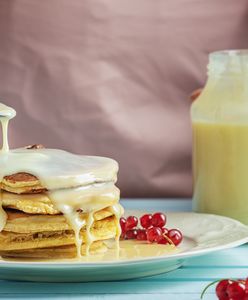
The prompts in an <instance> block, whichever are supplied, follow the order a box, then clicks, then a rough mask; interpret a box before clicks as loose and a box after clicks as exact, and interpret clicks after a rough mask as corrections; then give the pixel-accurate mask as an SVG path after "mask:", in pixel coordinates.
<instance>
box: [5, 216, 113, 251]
mask: <svg viewBox="0 0 248 300" xmlns="http://www.w3.org/2000/svg"><path fill="white" fill-rule="evenodd" d="M116 230H117V228H116V220H115V217H114V216H112V217H108V218H105V219H103V220H99V221H95V222H94V223H93V225H92V226H91V229H90V232H91V235H92V237H93V241H98V240H106V239H111V238H114V237H115V236H116ZM80 236H81V238H82V241H83V243H84V242H85V241H86V226H84V227H83V228H82V229H81V231H80ZM73 244H75V234H74V232H73V230H71V229H68V230H60V231H58V230H52V231H38V232H35V233H34V232H33V233H16V232H9V231H5V229H4V230H3V231H2V232H0V251H2V250H20V249H36V248H46V247H58V246H64V245H73Z"/></svg>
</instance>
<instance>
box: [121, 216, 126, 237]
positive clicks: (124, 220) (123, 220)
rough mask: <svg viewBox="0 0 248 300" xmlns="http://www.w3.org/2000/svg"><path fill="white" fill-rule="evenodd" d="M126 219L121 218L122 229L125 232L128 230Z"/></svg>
mask: <svg viewBox="0 0 248 300" xmlns="http://www.w3.org/2000/svg"><path fill="white" fill-rule="evenodd" d="M126 222H127V221H126V219H125V218H124V217H121V218H120V225H121V231H122V233H125V231H126Z"/></svg>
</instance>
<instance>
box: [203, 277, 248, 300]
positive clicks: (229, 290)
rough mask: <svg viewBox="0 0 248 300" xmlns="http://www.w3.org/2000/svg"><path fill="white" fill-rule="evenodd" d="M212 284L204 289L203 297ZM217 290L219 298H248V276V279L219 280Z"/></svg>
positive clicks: (247, 299)
mask: <svg viewBox="0 0 248 300" xmlns="http://www.w3.org/2000/svg"><path fill="white" fill-rule="evenodd" d="M214 283H215V282H214ZM212 284H213V283H211V284H210V285H212ZM210 285H208V286H207V287H206V288H205V289H204V291H203V293H202V296H201V298H203V295H204V293H205V291H206V290H207V289H208V287H209V286H210ZM215 291H216V295H217V297H218V299H219V300H248V278H247V279H246V280H245V279H244V280H242V279H239V280H232V279H223V280H221V281H219V282H218V284H217V286H216V289H215Z"/></svg>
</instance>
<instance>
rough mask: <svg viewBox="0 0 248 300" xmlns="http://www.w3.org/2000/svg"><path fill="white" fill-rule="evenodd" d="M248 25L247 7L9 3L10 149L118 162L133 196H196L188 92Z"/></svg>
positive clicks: (3, 35) (0, 35)
mask: <svg viewBox="0 0 248 300" xmlns="http://www.w3.org/2000/svg"><path fill="white" fill-rule="evenodd" d="M247 28H248V2H247V0H239V1H233V0H218V1H216V0H207V1H206V0H187V1H186V0H177V1H175V0H166V1H165V0H154V1H151V0H132V1H128V0H98V1H97V0H71V1H70V0H42V1H38V0H12V1H11V0H2V1H0V41H1V43H0V99H2V101H3V102H5V103H6V104H8V105H11V106H13V107H15V108H16V110H17V113H18V114H17V117H16V118H15V119H14V121H12V122H11V128H10V135H9V138H10V144H11V146H12V147H18V146H22V145H27V144H34V143H42V144H44V145H45V146H47V147H56V148H63V149H67V150H70V151H73V152H76V153H81V154H92V155H93V154H94V155H104V156H111V157H113V158H115V159H116V160H118V162H119V163H120V174H119V186H120V187H121V189H122V195H123V196H133V197H134V196H143V197H150V196H154V197H155V196H156V197H162V196H189V195H191V190H192V179H191V178H192V176H191V129H190V117H189V109H190V101H189V99H188V95H189V94H190V93H191V92H192V90H193V89H195V88H198V87H200V86H202V85H203V84H204V82H205V79H206V75H205V74H206V63H207V56H208V53H209V52H211V51H214V50H218V49H228V48H248V34H247Z"/></svg>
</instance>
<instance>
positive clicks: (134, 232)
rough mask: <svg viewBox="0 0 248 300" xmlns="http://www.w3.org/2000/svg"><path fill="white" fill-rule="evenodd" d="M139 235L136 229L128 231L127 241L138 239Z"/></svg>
mask: <svg viewBox="0 0 248 300" xmlns="http://www.w3.org/2000/svg"><path fill="white" fill-rule="evenodd" d="M137 234H138V232H137V230H136V229H131V230H128V231H127V232H126V239H128V240H133V239H136V237H137Z"/></svg>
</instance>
